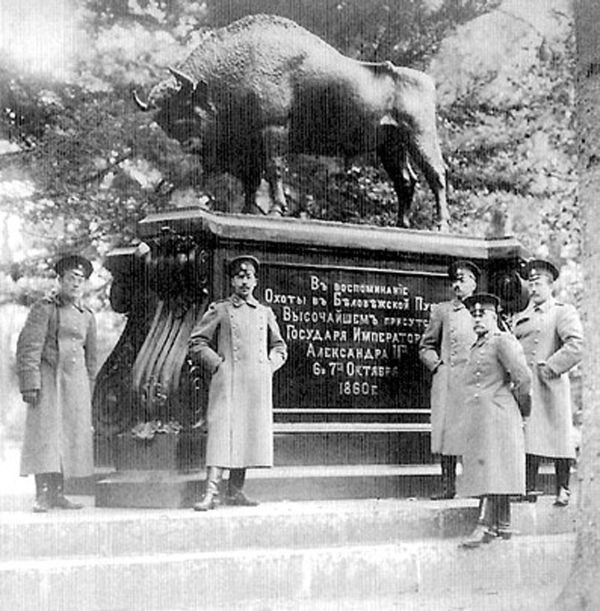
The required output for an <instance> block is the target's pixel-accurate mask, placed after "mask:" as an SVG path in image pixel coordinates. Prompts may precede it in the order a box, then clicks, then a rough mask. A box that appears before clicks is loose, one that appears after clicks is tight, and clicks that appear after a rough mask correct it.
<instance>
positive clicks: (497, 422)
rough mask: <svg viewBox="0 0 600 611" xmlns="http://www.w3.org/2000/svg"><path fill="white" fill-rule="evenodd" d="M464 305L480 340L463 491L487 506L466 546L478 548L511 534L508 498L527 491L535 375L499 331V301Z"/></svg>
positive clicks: (467, 376) (487, 298)
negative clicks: (526, 430)
mask: <svg viewBox="0 0 600 611" xmlns="http://www.w3.org/2000/svg"><path fill="white" fill-rule="evenodd" d="M465 305H466V307H467V308H468V309H469V311H470V312H471V314H472V316H473V327H474V330H475V332H476V334H477V340H476V341H475V343H474V344H473V347H472V348H471V350H470V353H469V359H468V361H467V364H466V366H465V370H464V377H463V388H464V396H465V413H464V414H465V437H464V441H465V449H464V452H463V474H462V477H461V478H460V480H459V486H458V491H459V494H461V496H472V497H479V498H480V499H482V500H486V501H487V502H485V503H482V509H483V511H482V513H481V514H480V519H479V522H478V524H477V526H476V528H475V530H474V532H473V534H472V535H471V536H470V537H469V538H468V539H467V540H466V541H464V542H463V545H464V546H465V547H478V546H480V545H481V544H483V543H489V542H490V541H492V540H494V539H495V538H496V537H501V538H503V539H508V538H510V537H511V534H512V533H511V530H510V503H509V495H519V494H523V492H524V490H525V447H524V438H523V417H524V416H527V415H528V414H529V411H530V406H531V396H530V390H531V372H530V371H529V369H528V367H527V363H526V361H525V355H524V353H523V348H522V347H521V345H520V344H519V342H518V341H517V340H516V339H515V338H514V337H513V336H512V335H511V334H510V333H507V332H501V331H500V330H499V328H498V306H499V300H498V299H497V297H495V296H494V295H489V294H485V293H482V294H476V295H473V296H472V297H469V298H467V299H465Z"/></svg>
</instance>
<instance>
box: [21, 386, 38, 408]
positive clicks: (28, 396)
mask: <svg viewBox="0 0 600 611" xmlns="http://www.w3.org/2000/svg"><path fill="white" fill-rule="evenodd" d="M21 395H22V396H23V401H25V403H29V405H31V406H32V407H35V406H36V405H37V402H38V399H39V395H40V391H39V390H37V388H36V389H34V390H24V391H23V392H22V393H21Z"/></svg>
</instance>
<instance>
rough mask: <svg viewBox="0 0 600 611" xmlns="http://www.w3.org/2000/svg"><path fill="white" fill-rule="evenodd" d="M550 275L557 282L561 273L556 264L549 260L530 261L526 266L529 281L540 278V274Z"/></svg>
mask: <svg viewBox="0 0 600 611" xmlns="http://www.w3.org/2000/svg"><path fill="white" fill-rule="evenodd" d="M544 273H546V274H550V275H551V276H552V280H556V279H557V278H558V276H559V271H558V268H557V267H556V265H554V263H552V262H550V261H548V260H547V259H530V260H529V261H527V263H526V265H525V274H526V276H527V280H534V279H535V278H538V277H539V276H540V274H544Z"/></svg>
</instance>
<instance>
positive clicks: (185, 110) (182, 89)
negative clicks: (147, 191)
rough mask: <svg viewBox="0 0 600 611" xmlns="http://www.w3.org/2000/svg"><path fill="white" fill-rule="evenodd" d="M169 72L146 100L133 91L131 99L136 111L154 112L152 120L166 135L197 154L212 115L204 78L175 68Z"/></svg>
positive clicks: (202, 143)
mask: <svg viewBox="0 0 600 611" xmlns="http://www.w3.org/2000/svg"><path fill="white" fill-rule="evenodd" d="M169 71H170V72H171V74H172V75H173V77H174V78H170V79H167V80H165V81H163V82H161V83H159V84H158V85H155V86H154V87H153V88H152V90H151V91H150V94H149V95H148V101H147V102H143V101H142V100H141V99H140V98H139V97H138V95H137V93H136V92H135V91H134V92H133V99H134V101H135V103H136V105H137V106H138V108H139V109H140V110H143V111H154V113H155V114H154V120H155V121H156V122H157V123H158V125H159V126H160V127H161V128H162V129H163V130H164V132H165V133H166V134H167V135H168V136H169V137H171V138H175V139H176V140H178V141H179V142H180V143H181V145H182V146H183V148H184V149H186V150H187V151H189V152H197V153H199V152H201V150H202V148H203V145H204V142H205V135H206V132H207V130H208V129H210V127H211V126H212V123H213V121H214V114H215V111H214V107H213V106H212V104H211V103H210V101H209V97H208V86H207V84H206V82H205V81H195V80H194V79H193V78H191V77H189V76H188V75H186V74H184V73H183V72H180V71H179V70H176V69H175V68H169Z"/></svg>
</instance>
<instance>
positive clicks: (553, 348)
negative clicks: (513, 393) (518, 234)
mask: <svg viewBox="0 0 600 611" xmlns="http://www.w3.org/2000/svg"><path fill="white" fill-rule="evenodd" d="M526 274H527V279H528V281H529V293H530V299H529V304H528V305H527V307H526V308H525V309H524V310H523V311H522V312H520V313H518V314H517V315H516V317H515V319H514V321H513V330H514V333H515V335H516V337H517V339H518V340H519V341H520V342H521V345H522V346H523V349H524V350H525V355H526V357H527V361H528V363H529V367H530V368H531V371H532V372H533V393H532V394H533V403H532V410H531V417H530V418H529V422H528V423H527V427H526V429H525V451H526V453H527V455H526V497H525V498H526V500H529V501H535V500H536V498H537V496H536V494H535V490H536V479H537V473H538V469H539V465H540V460H541V458H542V457H543V456H546V457H550V458H553V459H554V465H555V471H556V500H555V502H554V504H555V505H556V506H558V507H565V506H566V505H568V504H569V496H570V489H569V473H570V468H571V460H572V459H574V458H575V443H574V439H573V414H572V410H571V392H570V384H569V374H568V372H569V370H570V369H572V368H573V367H574V366H575V365H577V363H579V362H580V361H581V357H582V345H583V330H582V326H581V321H580V319H579V315H578V314H577V311H576V310H575V308H574V307H573V306H572V305H569V304H565V303H561V302H560V301H557V300H555V299H554V298H553V297H552V285H553V283H554V281H555V280H556V279H557V278H558V275H559V274H558V269H557V268H556V267H555V266H554V265H553V264H552V263H551V262H550V261H546V260H544V259H533V260H531V261H529V262H528V263H527V267H526Z"/></svg>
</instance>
